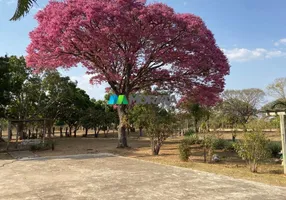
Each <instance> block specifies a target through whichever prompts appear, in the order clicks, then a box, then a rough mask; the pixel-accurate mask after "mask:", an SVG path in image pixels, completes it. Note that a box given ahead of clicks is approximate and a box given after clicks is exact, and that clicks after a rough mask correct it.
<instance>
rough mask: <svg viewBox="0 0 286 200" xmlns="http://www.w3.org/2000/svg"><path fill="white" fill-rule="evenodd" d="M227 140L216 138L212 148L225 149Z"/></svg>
mask: <svg viewBox="0 0 286 200" xmlns="http://www.w3.org/2000/svg"><path fill="white" fill-rule="evenodd" d="M228 143H229V142H228V141H227V140H224V139H221V138H219V139H216V140H215V141H214V143H213V147H214V149H221V150H222V149H226V147H227V146H228Z"/></svg>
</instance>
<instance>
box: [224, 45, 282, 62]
mask: <svg viewBox="0 0 286 200" xmlns="http://www.w3.org/2000/svg"><path fill="white" fill-rule="evenodd" d="M222 50H223V52H224V53H225V55H226V56H227V57H228V59H229V60H230V61H231V62H246V61H250V60H256V59H265V58H273V57H286V52H282V51H278V50H266V49H263V48H256V49H253V50H250V49H245V48H234V49H222Z"/></svg>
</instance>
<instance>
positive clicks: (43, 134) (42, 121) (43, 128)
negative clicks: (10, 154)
mask: <svg viewBox="0 0 286 200" xmlns="http://www.w3.org/2000/svg"><path fill="white" fill-rule="evenodd" d="M49 120H50V119H23V120H17V119H9V120H8V138H7V151H8V150H9V145H10V142H11V140H12V125H17V131H16V149H18V144H19V134H20V133H19V129H18V127H19V125H20V124H22V125H23V127H24V126H25V125H26V124H29V123H39V124H40V127H41V133H39V136H40V135H41V136H40V143H42V144H44V142H45V137H46V124H47V121H49ZM38 127H39V126H38ZM26 130H27V128H26ZM26 134H27V132H26ZM37 138H38V135H36V140H35V138H34V139H30V129H29V136H28V139H27V138H25V137H23V138H20V139H21V140H22V144H23V143H25V144H26V143H29V144H38V143H39V139H37ZM25 141H26V142H25ZM33 141H34V142H33Z"/></svg>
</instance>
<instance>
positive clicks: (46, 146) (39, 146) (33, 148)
mask: <svg viewBox="0 0 286 200" xmlns="http://www.w3.org/2000/svg"><path fill="white" fill-rule="evenodd" d="M54 147H55V142H54V141H51V140H48V141H45V143H44V144H43V143H40V144H34V145H31V146H30V150H31V151H40V150H48V149H52V150H54Z"/></svg>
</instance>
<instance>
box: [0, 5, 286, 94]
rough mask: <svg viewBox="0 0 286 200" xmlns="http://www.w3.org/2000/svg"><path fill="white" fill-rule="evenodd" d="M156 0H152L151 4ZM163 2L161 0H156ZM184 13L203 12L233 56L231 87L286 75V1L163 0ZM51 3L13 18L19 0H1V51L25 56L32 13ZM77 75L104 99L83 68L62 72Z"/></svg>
mask: <svg viewBox="0 0 286 200" xmlns="http://www.w3.org/2000/svg"><path fill="white" fill-rule="evenodd" d="M150 2H153V1H148V3H150ZM157 2H159V1H157ZM161 2H164V3H166V4H168V5H169V6H171V7H173V8H174V9H175V10H176V11H177V12H180V13H193V14H195V15H198V16H200V17H201V18H202V19H203V20H204V21H205V23H206V25H207V26H208V28H209V29H210V30H211V31H212V32H213V33H214V35H215V38H216V41H217V44H218V45H219V46H220V47H221V48H222V49H223V51H224V52H225V54H226V55H227V57H228V58H229V60H230V64H231V73H230V75H229V76H227V77H226V88H227V89H244V88H261V89H265V87H266V86H267V85H268V84H269V83H271V82H273V81H274V79H276V78H280V77H286V26H285V25H286V24H285V19H286V12H285V8H286V1H285V0H274V1H271V3H270V1H266V0H251V1H250V0H161ZM47 3H48V1H47V0H38V6H35V7H34V8H33V9H32V11H31V13H30V14H28V15H27V16H26V17H25V18H22V19H21V20H20V21H17V22H11V21H9V19H10V17H11V16H12V15H13V12H14V9H15V7H16V0H0V38H1V39H0V56H3V55H5V54H6V53H7V54H8V55H18V56H20V55H26V52H25V50H26V47H27V45H28V44H29V42H30V40H29V36H28V33H29V32H30V31H32V30H33V28H35V27H36V26H37V22H36V21H35V20H34V19H33V16H34V14H35V13H36V12H37V11H38V10H39V9H41V8H43V7H44V6H45V5H46V4H47ZM61 72H62V73H63V74H64V75H68V76H70V77H71V78H72V79H73V80H77V81H78V84H79V87H81V88H82V89H85V90H86V91H87V93H88V94H89V95H90V96H91V97H95V98H96V99H100V98H103V96H104V91H105V90H104V88H105V86H91V85H90V84H89V80H88V79H89V76H88V75H85V70H84V69H83V68H74V69H71V70H69V71H61Z"/></svg>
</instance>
